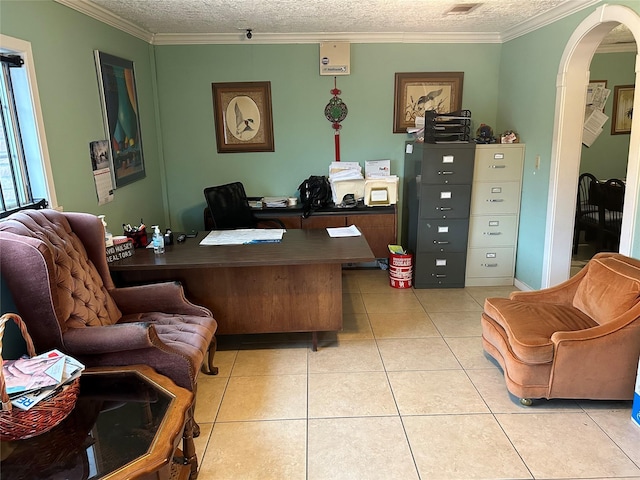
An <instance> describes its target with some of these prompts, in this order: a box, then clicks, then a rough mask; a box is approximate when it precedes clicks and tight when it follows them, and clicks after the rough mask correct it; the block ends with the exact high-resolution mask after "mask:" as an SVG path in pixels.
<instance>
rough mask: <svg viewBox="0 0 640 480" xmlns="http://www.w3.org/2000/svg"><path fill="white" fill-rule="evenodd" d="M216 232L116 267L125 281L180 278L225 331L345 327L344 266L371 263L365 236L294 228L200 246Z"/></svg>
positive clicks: (141, 254)
mask: <svg viewBox="0 0 640 480" xmlns="http://www.w3.org/2000/svg"><path fill="white" fill-rule="evenodd" d="M207 233H208V232H201V233H200V234H199V235H198V237H197V238H189V239H187V240H186V241H185V242H184V243H183V244H174V245H170V246H168V247H166V253H165V254H164V255H155V254H154V253H153V250H151V249H145V250H136V252H135V254H134V255H133V256H132V257H129V258H125V259H123V260H118V261H116V262H113V263H111V264H110V269H111V271H112V273H113V274H114V279H115V281H116V283H117V284H119V285H123V284H124V285H131V284H139V283H149V282H157V281H168V280H178V281H180V282H181V283H182V284H183V285H184V287H185V291H186V295H187V298H188V299H189V300H190V301H192V302H194V303H196V304H199V305H203V306H205V307H207V308H209V309H210V310H211V311H212V312H213V316H214V317H215V319H216V321H217V322H218V330H217V332H216V334H217V335H229V334H244V333H277V332H312V333H313V340H314V349H315V348H316V346H317V335H316V332H319V331H334V330H341V329H342V264H343V263H356V262H368V261H371V260H373V253H372V252H371V249H370V248H369V245H368V244H367V241H366V240H365V238H364V237H363V236H360V237H347V238H330V237H329V235H328V234H327V231H326V230H325V229H314V230H302V229H290V230H287V232H286V233H285V234H284V237H283V239H282V242H280V243H263V244H257V245H224V246H200V241H201V240H202V239H203V238H204V237H205V235H206V234H207Z"/></svg>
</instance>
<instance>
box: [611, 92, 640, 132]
mask: <svg viewBox="0 0 640 480" xmlns="http://www.w3.org/2000/svg"><path fill="white" fill-rule="evenodd" d="M635 89H636V87H635V85H616V86H615V87H613V113H612V115H611V135H621V134H623V133H631V118H632V117H633V93H634V92H635Z"/></svg>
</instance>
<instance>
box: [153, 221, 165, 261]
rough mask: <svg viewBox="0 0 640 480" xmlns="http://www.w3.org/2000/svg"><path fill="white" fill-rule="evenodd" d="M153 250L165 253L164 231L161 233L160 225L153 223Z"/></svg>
mask: <svg viewBox="0 0 640 480" xmlns="http://www.w3.org/2000/svg"><path fill="white" fill-rule="evenodd" d="M151 228H153V251H154V253H157V254H160V253H164V237H163V235H162V233H160V228H158V225H153V227H151Z"/></svg>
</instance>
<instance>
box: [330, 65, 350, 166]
mask: <svg viewBox="0 0 640 480" xmlns="http://www.w3.org/2000/svg"><path fill="white" fill-rule="evenodd" d="M329 92H330V93H331V94H332V95H333V98H332V99H331V100H329V103H327V106H326V107H324V116H325V117H326V118H327V120H329V121H330V122H331V127H333V130H334V131H333V141H334V145H335V151H336V162H339V161H340V129H341V128H342V125H340V122H342V121H343V120H344V119H345V118H347V113H348V112H349V110H348V109H347V106H346V105H345V103H344V102H343V101H342V99H341V98H340V97H339V96H338V95H340V94H341V93H342V91H341V90H338V85H337V83H336V77H333V89H331V90H330V91H329Z"/></svg>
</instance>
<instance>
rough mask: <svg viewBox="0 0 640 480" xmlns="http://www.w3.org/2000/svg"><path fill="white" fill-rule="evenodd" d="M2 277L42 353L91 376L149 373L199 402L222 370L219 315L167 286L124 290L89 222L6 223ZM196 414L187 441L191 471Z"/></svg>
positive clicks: (66, 217) (72, 216) (47, 217)
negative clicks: (114, 369)
mask: <svg viewBox="0 0 640 480" xmlns="http://www.w3.org/2000/svg"><path fill="white" fill-rule="evenodd" d="M0 268H1V272H2V281H3V282H5V284H6V285H7V286H8V288H9V290H10V292H11V295H12V297H13V299H14V301H15V304H16V307H17V309H18V313H19V314H20V315H21V316H22V319H23V320H24V321H25V323H26V325H27V329H28V331H29V334H30V335H31V337H32V338H33V342H34V345H35V347H36V351H37V352H38V353H41V352H43V351H47V350H50V349H53V348H57V349H59V350H60V351H62V352H65V353H67V354H69V355H71V356H73V357H75V358H77V359H78V360H80V361H81V362H82V363H84V364H85V365H87V366H122V365H135V364H147V365H149V366H151V367H153V368H154V369H155V370H156V371H158V372H159V373H161V374H163V375H165V376H167V377H169V378H171V379H172V380H173V381H174V382H175V383H176V384H177V385H179V386H181V387H183V388H186V389H188V390H190V391H192V392H193V393H194V398H195V392H196V385H197V383H196V380H197V376H198V372H199V371H200V369H201V368H202V370H203V371H205V372H206V373H212V374H215V373H217V369H216V368H215V367H214V366H213V356H214V353H215V345H216V344H215V336H214V334H215V332H216V328H217V324H216V321H215V320H214V318H213V316H212V314H211V312H210V311H209V310H208V309H206V308H204V307H200V306H197V305H194V304H192V303H190V302H189V301H188V300H187V299H185V297H184V293H183V289H182V286H181V285H180V284H179V283H177V282H167V283H160V284H152V285H143V286H136V287H127V288H116V287H115V286H114V283H113V281H112V279H111V276H110V273H109V267H108V264H107V260H106V254H105V242H104V229H103V226H102V223H101V221H100V220H99V219H98V218H97V217H96V216H94V215H91V214H87V213H61V212H57V211H55V210H27V211H23V212H19V213H15V214H13V215H11V216H9V217H8V218H7V219H6V220H4V221H2V222H0ZM193 410H194V408H193V407H192V408H191V409H190V415H189V416H190V419H188V420H187V425H186V427H185V432H184V441H185V443H184V453H185V456H186V457H187V458H188V459H189V460H190V461H191V462H192V472H193V471H195V470H194V468H195V467H194V465H196V466H197V463H196V460H195V451H194V450H193V438H192V437H193V432H194V431H195V432H196V435H197V432H198V426H197V424H195V422H194V421H193Z"/></svg>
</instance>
